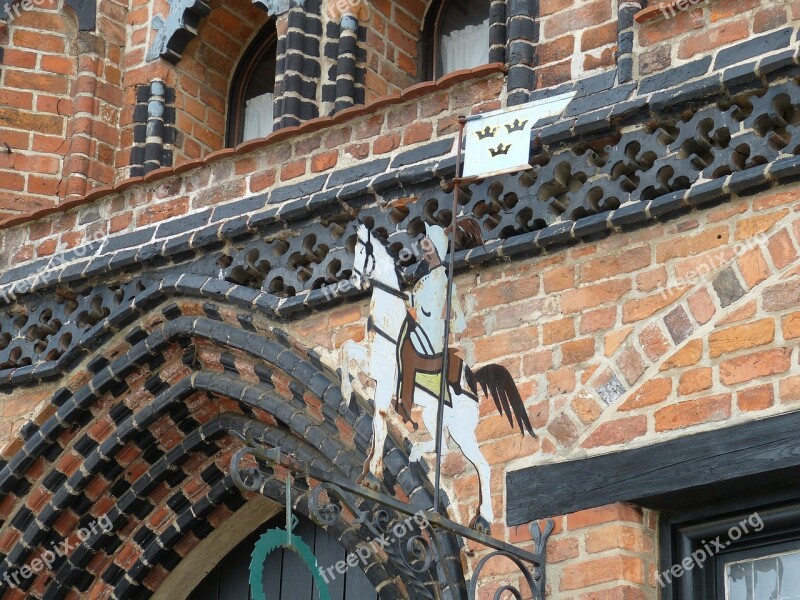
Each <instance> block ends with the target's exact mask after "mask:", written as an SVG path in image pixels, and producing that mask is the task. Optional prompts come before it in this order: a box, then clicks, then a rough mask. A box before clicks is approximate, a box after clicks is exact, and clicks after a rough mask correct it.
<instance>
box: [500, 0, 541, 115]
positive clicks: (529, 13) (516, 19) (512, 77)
mask: <svg viewBox="0 0 800 600" xmlns="http://www.w3.org/2000/svg"><path fill="white" fill-rule="evenodd" d="M507 11H508V42H507V48H508V50H507V54H508V58H507V61H508V105H509V106H514V105H516V104H522V103H524V102H527V101H528V100H529V99H530V93H531V91H533V89H534V87H535V86H536V75H535V72H534V67H535V62H534V61H535V56H536V52H535V49H536V43H537V41H538V40H539V24H538V23H537V22H536V16H537V14H538V12H539V3H538V0H508V4H507Z"/></svg>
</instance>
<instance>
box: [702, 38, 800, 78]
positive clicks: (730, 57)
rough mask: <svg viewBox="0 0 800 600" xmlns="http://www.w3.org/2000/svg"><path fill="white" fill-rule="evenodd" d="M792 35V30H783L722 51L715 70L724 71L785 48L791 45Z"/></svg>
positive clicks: (715, 63) (715, 64)
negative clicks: (726, 68)
mask: <svg viewBox="0 0 800 600" xmlns="http://www.w3.org/2000/svg"><path fill="white" fill-rule="evenodd" d="M792 33H793V30H792V28H786V29H781V30H780V31H774V32H772V33H769V34H767V35H762V36H760V37H757V38H754V39H750V40H747V41H744V42H742V43H740V44H736V45H735V46H732V47H730V48H725V49H723V50H720V51H719V53H718V54H717V60H716V61H714V69H724V68H725V67H729V66H730V65H734V64H736V63H740V62H743V61H745V60H748V59H751V58H754V57H756V56H761V55H762V54H766V53H768V52H772V51H775V50H780V49H781V48H785V47H786V46H788V45H789V40H790V39H791V37H792Z"/></svg>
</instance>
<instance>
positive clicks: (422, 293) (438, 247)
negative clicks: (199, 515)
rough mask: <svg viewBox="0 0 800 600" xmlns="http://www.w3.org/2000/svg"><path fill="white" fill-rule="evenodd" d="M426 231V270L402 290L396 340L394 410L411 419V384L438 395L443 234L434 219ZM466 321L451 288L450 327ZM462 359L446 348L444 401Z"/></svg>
mask: <svg viewBox="0 0 800 600" xmlns="http://www.w3.org/2000/svg"><path fill="white" fill-rule="evenodd" d="M426 234H427V235H426V236H425V238H424V239H423V241H422V249H423V251H424V252H425V254H424V257H423V258H424V260H425V262H426V263H427V265H428V269H429V271H428V273H427V274H426V275H425V276H424V277H423V278H422V279H420V280H419V282H417V284H416V285H415V286H414V289H413V290H412V292H411V293H410V294H409V296H408V302H407V306H408V317H407V319H406V325H405V327H404V330H403V332H402V333H401V335H400V340H399V345H398V364H399V366H400V373H399V377H398V379H397V384H398V386H397V387H398V390H397V394H396V398H397V404H396V406H397V411H398V413H399V414H400V415H401V416H402V417H404V418H405V419H406V420H409V421H410V420H411V419H410V415H411V406H412V405H413V404H414V388H415V387H421V388H423V389H424V390H426V391H427V392H428V393H429V394H431V395H432V396H434V397H437V398H438V397H439V394H440V387H441V374H442V370H443V364H442V363H443V360H442V358H443V352H444V347H445V339H444V329H445V319H446V318H447V315H446V314H445V313H446V312H447V279H448V276H447V269H446V268H445V266H444V264H443V263H442V261H443V259H444V257H445V256H446V254H447V241H448V240H447V234H446V233H445V232H444V230H443V229H442V228H441V227H440V226H438V225H430V226H427V225H426ZM466 327H467V322H466V319H465V318H464V312H463V311H462V310H461V304H460V303H459V301H458V296H457V295H456V293H455V288H454V289H453V295H452V315H451V316H450V331H452V332H453V333H455V334H461V333H463V331H464V330H465V329H466ZM462 366H463V360H462V358H461V357H460V356H458V354H457V353H456V351H455V349H454V348H449V350H448V365H447V381H448V383H449V385H448V386H445V389H446V393H445V404H446V405H447V406H452V399H451V398H450V389H451V388H452V389H453V390H454V391H455V392H456V393H458V394H460V393H462V391H464V385H462Z"/></svg>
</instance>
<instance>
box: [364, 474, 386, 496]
mask: <svg viewBox="0 0 800 600" xmlns="http://www.w3.org/2000/svg"><path fill="white" fill-rule="evenodd" d="M361 485H363V486H364V487H365V488H368V489H370V490H372V491H373V492H380V491H381V482H380V481H378V478H377V477H375V475H373V474H372V473H367V474H366V475H364V479H362V480H361Z"/></svg>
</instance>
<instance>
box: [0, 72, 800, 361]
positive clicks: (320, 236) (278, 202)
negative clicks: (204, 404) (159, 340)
mask: <svg viewBox="0 0 800 600" xmlns="http://www.w3.org/2000/svg"><path fill="white" fill-rule="evenodd" d="M602 87H604V84H603V82H601V81H598V80H597V79H594V80H592V81H589V82H587V83H586V84H585V86H584V88H585V90H586V91H594V90H596V89H599V88H602ZM615 89H618V88H615ZM612 91H614V90H612ZM599 93H602V92H599ZM677 95H680V94H679V93H678V94H677ZM587 97H588V96H587ZM654 97H655V96H654ZM777 98H789V99H791V103H790V104H786V105H784V107H785V110H788V111H790V113H791V114H789V113H786V114H783V115H782V116H781V117H780V118H777V115H776V117H774V118H773V119H772V121H771V122H772V123H773V125H772V126H773V127H774V128H777V129H775V132H780V134H781V135H783V132H784V131H786V132H787V133H789V134H790V135H791V136H792V137H791V138H788V139H786V138H782V139H783V143H785V144H786V145H785V146H784V151H780V150H778V149H776V147H775V140H776V139H777V138H776V137H775V136H776V135H778V133H775V132H773V133H769V132H767V131H766V130H764V129H763V128H762V129H761V130H760V133H756V132H755V131H754V127H755V125H754V124H755V123H756V122H758V123H760V124H761V125H760V127H762V126H763V125H764V124H765V123H767V121H766V120H765V116H766V115H769V114H770V112H771V111H772V110H774V109H773V108H772V107H774V106H776V104H775V102H776V99H777ZM736 101H737V102H747V103H748V106H750V107H752V111H751V113H750V114H749V115H748V116H746V117H745V114H746V113H744V112H742V111H740V110H739V109H737V108H736V107H735V106H734V107H732V108H730V109H727V110H725V111H721V110H720V109H719V107H718V106H717V105H715V104H712V105H710V106H708V107H707V108H704V109H701V110H700V111H698V112H697V113H696V114H695V115H694V116H693V117H692V118H690V119H686V120H684V121H678V122H676V121H674V120H670V121H669V123H670V125H669V129H667V128H666V126H665V128H661V129H656V130H654V131H653V132H652V133H648V128H645V127H641V126H640V127H638V128H629V129H628V130H627V131H626V132H625V133H622V134H621V137H620V140H619V142H618V143H617V144H616V145H615V146H614V147H606V148H604V149H603V150H602V151H598V150H595V151H592V152H590V153H585V154H584V155H583V156H576V155H575V154H574V153H573V152H572V151H571V150H570V149H569V147H566V148H563V149H562V145H563V144H564V143H565V141H566V140H568V139H575V141H576V142H578V143H586V140H587V139H588V138H587V137H585V135H584V134H582V133H581V127H582V126H584V125H585V126H586V127H589V126H590V125H591V122H586V123H582V121H581V118H578V119H573V120H570V121H569V122H571V123H573V125H572V127H571V128H570V129H569V130H568V131H567V135H568V137H566V138H563V137H562V138H561V139H562V141H560V142H553V143H552V146H550V147H548V146H545V147H544V148H543V150H546V151H547V152H548V154H549V156H550V159H549V161H548V162H546V163H545V164H541V165H537V166H536V167H535V168H534V170H533V171H532V173H531V174H522V175H520V176H502V177H494V178H489V179H487V180H486V181H484V182H481V183H474V184H471V185H470V186H469V200H468V201H465V203H464V206H463V210H464V212H465V213H467V214H475V215H480V217H479V220H480V221H481V223H482V225H483V227H484V236H485V237H486V239H487V243H486V246H485V247H483V248H479V249H475V250H466V249H465V250H462V251H461V252H460V253H459V254H458V255H457V264H458V265H459V266H461V267H463V266H467V265H471V266H475V265H478V264H482V263H484V262H486V261H487V260H490V259H491V258H492V257H493V256H495V255H497V254H499V253H502V254H503V255H505V256H514V255H517V254H523V253H526V252H531V251H532V250H536V249H544V248H551V247H553V246H558V245H563V244H566V243H569V242H571V241H573V240H578V239H585V238H588V237H592V236H595V235H598V234H602V233H604V232H606V231H608V230H610V229H613V228H615V227H624V226H627V225H630V224H632V223H642V222H644V221H646V220H648V219H659V218H663V217H664V216H668V215H671V214H675V213H678V212H680V211H682V210H687V209H689V208H691V207H698V206H703V205H707V204H709V203H711V202H716V201H720V200H723V199H726V198H728V197H729V196H730V194H731V193H735V194H739V195H742V194H747V193H752V192H753V191H755V190H758V189H761V188H763V187H764V186H765V185H768V184H781V183H785V182H787V181H791V180H792V178H794V177H797V172H798V169H800V157H798V156H796V152H797V149H798V148H800V139H795V137H796V136H797V135H799V134H800V132H797V128H796V127H794V126H789V127H788V128H787V129H784V128H782V126H781V123H783V122H788V123H791V122H794V117H793V116H792V115H793V114H794V112H793V111H797V110H798V108H797V107H798V106H800V91H799V88H798V86H797V84H795V83H794V82H793V81H789V82H785V83H780V84H778V83H776V84H773V85H772V86H771V87H770V89H769V91H768V92H767V93H766V94H762V95H761V96H758V95H757V94H754V95H751V96H749V97H747V96H740V97H739V99H738V100H736ZM610 111H611V108H610V107H608V108H605V109H601V110H600V111H595V112H596V113H597V114H598V118H601V120H600V121H598V122H599V123H601V124H602V123H607V121H605V120H603V119H606V116H607V114H608V113H609V112H610ZM700 123H714V125H713V126H712V127H711V128H708V127H706V126H704V127H702V128H701V127H700V125H699V124H700ZM552 127H554V125H549V126H546V127H544V128H543V129H541V135H542V139H543V141H544V140H545V139H549V138H547V137H546V132H547V131H548V129H550V128H552ZM723 128H724V129H725V130H726V131H727V132H728V134H729V136H730V137H729V138H728V137H726V138H725V140H726V142H725V143H722V144H721V143H720V142H719V140H720V138H719V137H718V136H716V134H715V132H716V131H718V130H720V129H723ZM589 130H593V131H601V134H602V135H606V134H607V132H605V131H602V130H600V129H599V128H598V127H590V128H589ZM765 134H766V135H765ZM573 136H574V137H573ZM708 140H711V147H712V148H713V150H711V151H710V153H706V152H705V151H702V150H701V149H702V148H705V147H707V146H708ZM544 143H545V144H549V142H544ZM745 147H748V148H749V152H748V153H746V154H747V158H746V159H745V158H744V155H745V153H743V152H742V150H743V149H744V148H745ZM732 148H737V149H739V151H737V152H736V153H732V152H731V149H732ZM634 149H635V153H633V150H634ZM451 152H452V140H441V141H438V142H434V143H431V144H428V145H425V146H421V147H419V148H417V149H414V150H409V151H407V152H405V153H400V154H398V155H397V156H395V158H394V159H393V160H392V161H391V162H390V161H387V160H377V161H373V162H372V163H368V164H364V165H361V166H359V167H353V168H351V169H350V170H344V171H334V172H333V173H332V174H330V175H321V176H318V177H314V178H312V179H309V180H304V181H301V182H299V183H297V184H292V185H288V186H283V187H277V188H275V189H272V190H270V191H269V192H267V193H263V194H261V195H257V196H254V197H252V198H246V199H242V200H239V201H236V202H232V203H229V204H223V205H220V206H218V207H216V208H215V209H214V210H213V212H209V211H203V212H202V213H198V214H196V215H191V216H188V217H186V218H185V224H183V223H182V221H181V220H180V219H179V220H177V221H175V222H173V221H168V222H166V223H164V224H161V225H153V226H150V227H143V228H139V229H137V230H136V231H133V232H130V233H126V234H123V235H119V236H114V237H111V238H110V239H109V240H107V241H106V242H105V244H104V245H103V246H102V247H101V248H99V249H95V250H94V251H93V252H86V251H83V250H82V249H80V248H79V249H76V250H74V251H73V252H72V253H71V254H68V255H66V256H65V257H64V262H63V263H62V264H63V265H64V266H62V267H60V268H59V269H52V268H51V269H47V267H48V266H51V267H52V265H49V263H48V259H43V260H41V261H39V262H38V263H37V262H34V263H29V264H27V265H24V266H20V267H16V268H11V269H8V270H7V271H6V272H5V273H4V274H3V275H2V277H0V293H2V294H4V295H5V296H7V297H8V298H10V299H11V300H12V301H13V300H14V298H15V296H16V294H15V293H14V289H15V283H14V282H17V281H20V280H26V279H27V278H30V277H32V276H34V275H35V274H36V273H38V272H40V271H41V270H42V269H43V268H44V269H45V270H46V271H47V273H46V277H39V278H38V279H37V280H35V281H32V282H31V286H30V288H31V289H33V290H40V289H47V288H48V287H52V285H53V283H55V282H59V283H69V282H71V281H77V280H80V279H81V278H87V277H90V276H96V275H100V274H104V273H109V272H113V271H114V270H117V269H120V268H122V267H132V266H134V265H140V266H141V267H144V266H145V265H146V263H147V261H148V260H151V259H153V258H157V257H171V256H175V257H177V258H179V259H180V257H181V254H179V252H186V251H187V250H190V249H196V250H200V249H202V248H204V247H206V246H209V245H212V246H217V247H218V246H219V245H220V243H221V242H224V241H225V240H230V241H229V242H228V243H227V244H226V246H225V247H224V248H223V249H222V250H213V252H212V253H211V254H210V255H209V256H208V258H207V259H206V260H203V261H197V262H195V263H193V265H192V269H193V272H195V273H197V274H198V275H202V276H206V277H214V276H216V275H219V274H221V276H222V277H223V278H224V279H225V280H226V281H228V282H230V283H232V284H236V285H240V286H246V287H250V288H253V289H254V290H267V291H268V292H267V293H268V295H269V296H271V297H273V298H280V300H275V301H276V302H278V303H279V304H280V307H281V309H280V310H281V314H282V315H284V316H286V315H288V314H289V312H294V311H295V310H304V309H307V308H308V307H309V306H310V305H315V306H316V305H319V304H320V303H322V304H324V303H326V302H329V301H331V300H333V299H334V298H335V297H336V296H337V293H338V292H337V291H336V285H337V283H338V282H340V281H343V280H346V279H347V277H348V272H347V268H346V266H345V265H346V264H348V262H349V260H350V258H349V252H350V251H349V250H348V248H349V247H350V243H349V241H348V240H349V238H350V237H351V236H352V232H351V231H350V232H348V229H347V224H348V223H349V222H352V221H353V220H354V219H355V217H356V214H357V215H358V216H359V218H361V219H362V220H370V221H371V222H374V223H375V224H376V226H379V225H378V224H382V225H380V227H381V228H383V229H385V231H386V233H387V234H388V240H389V242H390V243H391V244H393V245H396V246H398V247H405V248H410V247H413V246H414V245H415V244H416V243H417V242H418V238H419V235H420V232H419V231H416V232H414V231H413V223H415V222H417V221H420V222H421V221H422V220H423V219H425V218H426V216H425V215H426V212H427V211H429V210H430V208H429V206H438V208H437V209H436V211H437V212H438V211H442V210H446V207H447V206H448V203H447V198H448V193H447V192H445V191H443V190H442V186H443V185H446V183H447V181H448V178H449V177H451V176H452V173H453V167H454V161H453V159H452V157H451V156H448V155H449V154H450V153H451ZM443 156H445V157H446V158H441V157H443ZM645 157H647V158H645ZM665 169H666V171H665ZM665 172H669V173H670V176H669V177H665V176H664V173H665ZM614 174H616V176H614ZM533 175H535V180H534V177H533ZM701 178H703V179H707V180H708V181H701ZM634 191H635V192H636V194H637V198H638V199H637V200H633V201H627V202H624V201H622V200H621V198H624V197H627V195H629V194H631V192H634ZM409 195H413V196H415V197H417V198H418V200H417V201H416V202H414V203H411V204H409V205H408V206H407V207H406V208H405V209H404V212H403V213H398V214H395V215H394V216H393V217H391V218H390V217H387V214H386V212H385V211H384V209H383V208H382V205H383V203H385V202H389V203H391V201H392V200H394V199H395V198H403V197H408V196H409ZM492 195H497V198H498V201H496V202H497V203H496V204H495V203H492V204H490V205H489V207H488V208H487V207H485V206H486V204H487V200H488V199H489V198H491V197H492ZM503 198H513V199H514V201H515V202H514V206H513V207H512V206H510V205H509V206H506V205H505V204H504V200H501V199H503ZM431 203H434V204H431ZM342 206H347V207H348V212H347V214H346V215H344V214H342V215H340V217H339V218H337V219H336V220H335V222H331V223H326V222H325V220H324V218H322V219H321V220H319V221H318V220H311V221H309V220H308V216H309V214H313V215H319V216H320V217H322V215H326V214H331V213H335V212H339V211H341V210H342ZM264 207H266V208H264ZM433 214H434V215H435V214H436V213H433ZM300 223H305V225H304V227H307V228H308V229H307V230H304V229H300V230H298V233H297V234H293V235H288V236H287V235H283V236H280V237H279V238H269V237H267V239H264V238H263V237H262V236H261V234H260V233H259V232H262V233H266V232H269V231H276V230H277V229H283V228H284V227H286V226H288V225H290V224H291V227H292V229H296V227H297V225H298V224H300ZM190 228H193V229H194V232H193V233H189V232H188V231H187V230H189V229H190ZM187 234H188V235H187ZM173 236H176V237H175V238H174V239H171V238H172V237H173ZM276 257H278V258H277V260H276ZM280 257H286V258H284V259H281V258H280ZM289 257H294V258H292V259H291V266H289V264H288V263H287V264H283V263H282V262H281V260H288V258H289ZM414 262H415V261H414V260H413V259H412V260H411V261H410V262H409V263H408V265H407V266H409V275H410V273H411V270H412V269H411V267H413V264H414ZM404 266H406V265H404ZM175 269H176V272H185V267H183V266H180V262H179V263H176V265H175ZM330 286H333V287H332V290H333V291H332V290H331V287H330ZM115 294H117V295H119V296H120V298H124V297H125V292H115V291H114V290H112V289H110V288H104V287H101V288H98V291H97V292H96V293H91V294H88V295H86V296H84V297H83V299H82V300H80V301H79V302H78V305H77V306H73V305H72V304H69V306H70V310H71V311H73V313H74V314H75V315H76V317H74V318H67V315H66V314H62V313H63V311H64V310H65V307H66V306H67V305H64V300H59V301H58V303H59V306H54V305H52V304H50V303H47V302H46V303H43V304H38V303H37V304H34V305H30V306H28V307H27V308H26V309H25V311H24V312H25V313H27V314H29V315H31V316H30V317H29V318H28V319H26V320H25V323H22V324H20V323H17V320H18V317H16V316H13V317H9V318H8V319H6V320H5V321H4V322H3V325H2V327H1V328H0V330H1V331H12V332H19V331H27V330H28V329H29V327H30V326H31V325H29V324H28V323H29V322H30V323H36V322H37V321H36V320H37V318H38V319H40V320H41V319H43V318H44V317H43V316H42V315H47V317H46V318H47V322H48V323H49V322H51V321H52V323H53V324H52V325H46V326H45V327H40V326H34V328H35V331H36V333H35V335H33V338H34V339H33V340H30V341H23V340H22V337H20V336H17V335H16V334H15V335H13V336H12V338H13V339H14V340H15V341H13V342H12V343H11V344H9V345H8V346H7V347H6V348H4V349H2V350H0V364H2V365H4V366H5V369H7V370H9V369H10V370H11V371H12V372H16V370H19V369H23V371H22V372H25V366H26V362H27V361H30V364H34V363H37V362H40V361H42V359H43V358H46V357H47V356H50V355H52V356H53V357H55V358H57V357H58V356H59V355H60V351H59V348H62V347H63V344H62V342H61V338H62V337H64V336H68V339H69V340H73V341H77V340H78V339H79V338H81V335H82V333H81V327H83V331H86V327H87V325H93V324H94V323H95V322H96V319H97V318H98V317H97V315H100V314H102V308H101V307H102V303H101V304H100V305H96V304H93V303H96V302H97V301H98V299H99V298H103V297H108V298H112V297H115ZM17 302H23V303H27V302H28V300H26V299H25V297H24V295H23V296H22V298H20V299H19V300H17ZM70 302H72V301H70ZM84 311H85V315H86V316H82V315H84ZM98 311H99V312H98ZM37 315H39V316H38V317H37ZM0 322H2V321H0ZM56 323H57V324H56ZM78 323H82V324H83V325H80V326H79V325H77V324H78ZM31 331H33V330H31ZM73 343H74V342H73Z"/></svg>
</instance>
